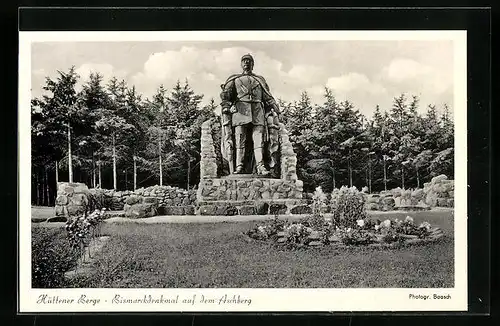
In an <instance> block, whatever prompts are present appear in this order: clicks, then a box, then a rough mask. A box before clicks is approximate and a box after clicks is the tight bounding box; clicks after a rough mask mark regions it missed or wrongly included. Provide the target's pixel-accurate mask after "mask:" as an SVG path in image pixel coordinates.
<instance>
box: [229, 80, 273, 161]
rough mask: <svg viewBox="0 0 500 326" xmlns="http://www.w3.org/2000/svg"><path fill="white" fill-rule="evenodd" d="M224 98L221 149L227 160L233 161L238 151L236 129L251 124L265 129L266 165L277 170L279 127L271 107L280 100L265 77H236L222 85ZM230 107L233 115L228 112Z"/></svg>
mask: <svg viewBox="0 0 500 326" xmlns="http://www.w3.org/2000/svg"><path fill="white" fill-rule="evenodd" d="M220 96H221V99H222V103H221V106H222V108H223V115H222V124H223V128H222V138H221V140H222V144H221V149H222V155H223V157H224V159H226V160H227V161H229V157H228V152H229V151H232V150H234V139H233V135H232V128H234V127H235V126H241V125H245V124H250V123H251V124H253V125H256V126H258V125H260V126H265V128H264V129H265V135H264V137H263V138H264V142H265V145H264V148H265V154H266V156H267V160H266V162H267V164H268V165H269V167H270V168H273V167H274V165H275V164H276V162H277V155H278V149H279V141H278V132H279V127H278V121H277V117H276V116H275V115H273V114H271V107H276V101H275V100H274V98H273V96H272V95H271V93H270V91H269V86H268V85H267V82H266V80H265V79H264V77H262V76H259V75H255V74H253V73H249V74H237V75H232V76H230V77H229V78H228V79H227V80H226V82H225V83H224V84H223V85H222V92H221V95H220ZM229 108H231V112H232V114H231V115H229V114H227V113H226V114H225V113H224V111H226V112H227V110H228V109H229ZM232 163H233V162H230V164H232Z"/></svg>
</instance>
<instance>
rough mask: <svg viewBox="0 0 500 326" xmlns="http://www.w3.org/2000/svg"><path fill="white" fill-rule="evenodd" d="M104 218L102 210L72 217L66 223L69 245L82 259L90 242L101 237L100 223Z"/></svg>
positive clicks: (104, 211)
mask: <svg viewBox="0 0 500 326" xmlns="http://www.w3.org/2000/svg"><path fill="white" fill-rule="evenodd" d="M106 218H107V215H106V208H102V209H100V210H99V209H96V210H95V211H94V212H92V213H91V214H88V215H87V213H85V214H84V215H83V216H75V217H72V218H70V219H68V221H67V222H66V225H65V229H66V232H67V235H68V240H69V244H70V246H71V248H73V249H74V250H77V251H78V252H79V254H80V255H82V259H84V258H85V255H84V253H85V249H86V248H88V247H89V245H90V243H91V241H93V240H95V238H97V237H100V236H101V226H102V221H103V220H104V219H106ZM89 254H90V252H89Z"/></svg>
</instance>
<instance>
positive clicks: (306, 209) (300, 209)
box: [290, 205, 312, 214]
mask: <svg viewBox="0 0 500 326" xmlns="http://www.w3.org/2000/svg"><path fill="white" fill-rule="evenodd" d="M290 213H292V214H312V208H311V207H310V206H308V205H299V206H295V207H293V208H292V209H291V210H290Z"/></svg>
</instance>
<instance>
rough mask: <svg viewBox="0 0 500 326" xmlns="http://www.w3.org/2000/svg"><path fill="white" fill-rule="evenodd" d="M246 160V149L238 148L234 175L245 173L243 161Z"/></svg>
mask: <svg viewBox="0 0 500 326" xmlns="http://www.w3.org/2000/svg"><path fill="white" fill-rule="evenodd" d="M244 159H245V149H244V148H237V149H236V169H235V171H234V174H242V173H244V171H243V167H244V162H243V160H244Z"/></svg>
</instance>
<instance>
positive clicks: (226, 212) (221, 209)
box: [215, 205, 238, 216]
mask: <svg viewBox="0 0 500 326" xmlns="http://www.w3.org/2000/svg"><path fill="white" fill-rule="evenodd" d="M215 215H219V216H233V215H238V209H237V208H236V207H235V206H232V205H217V206H216V208H215Z"/></svg>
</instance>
